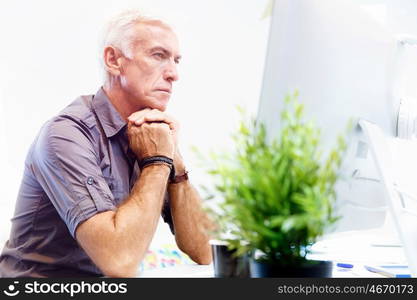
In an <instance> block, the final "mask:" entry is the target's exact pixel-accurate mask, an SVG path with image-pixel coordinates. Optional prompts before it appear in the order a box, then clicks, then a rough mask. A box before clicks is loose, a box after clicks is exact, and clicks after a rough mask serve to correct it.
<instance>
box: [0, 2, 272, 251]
mask: <svg viewBox="0 0 417 300" xmlns="http://www.w3.org/2000/svg"><path fill="white" fill-rule="evenodd" d="M267 4H268V0H261V1H259V0H257V1H251V0H245V1H242V0H240V1H238V0H228V1H224V0H210V1H208V0H200V1H188V0H176V1H169V0H141V1H129V0H112V1H110V0H104V1H103V0H101V1H99V0H94V1H83V0H72V1H53V0H38V1H29V0H28V1H23V0H17V1H11V0H9V1H1V3H0V39H1V46H0V68H1V72H0V166H1V167H0V170H1V172H0V190H1V192H2V195H1V197H0V248H1V247H2V244H3V241H4V240H5V239H6V238H7V236H8V233H9V228H10V222H9V219H10V217H11V216H12V213H13V208H14V202H15V198H16V194H17V191H18V187H19V182H20V179H21V172H22V168H23V162H24V158H25V155H26V151H27V149H28V147H29V146H30V143H31V142H32V140H33V138H34V136H35V135H36V133H37V132H38V130H39V128H40V126H41V125H42V124H43V123H44V122H45V121H46V120H47V119H48V118H50V117H51V116H53V115H54V114H56V113H57V112H58V111H59V110H61V109H62V108H63V107H65V106H66V105H67V104H68V103H69V102H70V101H72V100H73V99H74V98H75V97H77V96H78V95H81V94H92V93H95V92H96V91H97V89H98V88H99V86H100V84H101V80H100V78H101V77H100V72H99V64H98V54H97V52H98V48H97V44H98V36H99V31H100V30H101V28H102V25H103V24H104V21H105V20H107V19H108V18H109V17H110V16H112V15H114V14H116V13H118V12H119V11H121V10H123V9H126V8H142V9H143V10H144V11H145V12H146V13H151V14H152V15H156V16H160V17H162V18H165V19H168V21H169V22H170V23H171V24H173V25H174V28H175V30H176V31H177V34H178V36H179V38H180V43H181V48H182V54H183V60H182V62H181V64H180V68H179V72H180V77H181V78H180V81H179V82H178V83H176V85H175V86H174V95H173V97H172V99H171V104H170V107H169V112H170V113H171V114H173V115H174V116H175V117H176V118H177V119H179V120H180V121H181V123H182V132H181V136H180V137H181V142H182V152H183V155H184V158H185V160H186V162H187V165H188V167H189V169H190V170H191V173H190V176H191V178H192V180H193V182H194V183H195V184H196V185H197V186H198V185H199V184H202V183H204V182H205V181H206V180H207V179H206V178H205V177H204V175H203V173H202V172H201V171H200V170H199V169H198V168H197V167H196V160H195V157H194V155H193V154H192V152H191V151H190V146H191V145H194V146H196V147H197V148H199V149H201V150H203V151H205V150H206V149H208V148H211V149H213V148H218V147H229V146H231V143H230V139H229V137H230V132H231V130H232V128H234V126H235V124H236V121H237V120H238V115H237V113H236V110H235V108H234V107H235V105H236V104H240V105H243V106H246V107H247V108H248V110H249V111H252V112H256V109H257V103H258V102H257V101H258V98H259V95H260V86H261V80H262V73H263V64H264V59H265V58H264V57H265V51H266V44H267V35H268V29H269V19H268V18H266V19H263V18H262V15H263V13H264V10H265V8H266V6H267ZM160 237H162V238H161V239H160V240H161V241H164V239H165V237H166V236H165V235H164V234H160V235H159V238H160Z"/></svg>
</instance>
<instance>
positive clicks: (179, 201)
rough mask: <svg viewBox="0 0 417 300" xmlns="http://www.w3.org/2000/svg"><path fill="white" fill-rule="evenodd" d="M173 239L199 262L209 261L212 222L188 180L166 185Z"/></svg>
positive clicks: (206, 262) (205, 262) (207, 262)
mask: <svg viewBox="0 0 417 300" xmlns="http://www.w3.org/2000/svg"><path fill="white" fill-rule="evenodd" d="M168 192H169V196H170V204H171V213H172V218H173V222H174V228H175V240H176V242H177V244H178V246H179V248H180V249H181V250H182V251H184V252H185V253H187V254H188V255H189V256H190V258H191V259H192V260H194V261H195V262H197V263H199V264H209V263H211V259H212V257H211V249H210V246H209V239H210V237H209V230H210V229H211V228H212V226H213V224H212V223H211V222H210V220H209V219H208V217H207V215H206V214H205V212H204V211H203V209H202V206H201V198H200V196H199V194H198V192H197V191H196V190H195V188H194V187H193V186H192V185H191V184H190V182H189V181H188V180H187V181H184V182H181V183H178V184H170V185H169V186H168Z"/></svg>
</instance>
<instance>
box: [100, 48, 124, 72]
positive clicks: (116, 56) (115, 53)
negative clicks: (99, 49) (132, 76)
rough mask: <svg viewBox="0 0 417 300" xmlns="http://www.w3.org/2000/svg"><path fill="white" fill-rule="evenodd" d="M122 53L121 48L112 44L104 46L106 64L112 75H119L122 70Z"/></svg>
mask: <svg viewBox="0 0 417 300" xmlns="http://www.w3.org/2000/svg"><path fill="white" fill-rule="evenodd" d="M121 58H122V53H121V51H120V50H119V49H117V48H114V47H112V46H107V47H106V48H104V53H103V59H104V66H105V68H106V70H107V72H109V73H110V74H111V75H113V76H118V75H120V73H121V70H122V59H121Z"/></svg>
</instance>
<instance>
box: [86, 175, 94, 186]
mask: <svg viewBox="0 0 417 300" xmlns="http://www.w3.org/2000/svg"><path fill="white" fill-rule="evenodd" d="M87 183H88V184H89V185H92V184H93V183H94V178H93V177H91V176H90V177H88V178H87Z"/></svg>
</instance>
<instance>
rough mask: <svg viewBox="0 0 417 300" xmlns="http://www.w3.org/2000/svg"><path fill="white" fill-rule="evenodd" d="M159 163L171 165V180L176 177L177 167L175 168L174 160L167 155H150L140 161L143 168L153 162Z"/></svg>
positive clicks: (140, 166)
mask: <svg viewBox="0 0 417 300" xmlns="http://www.w3.org/2000/svg"><path fill="white" fill-rule="evenodd" d="M159 163H165V164H167V165H168V166H169V168H170V169H171V171H170V173H169V178H170V180H173V178H175V168H174V161H173V160H172V159H171V158H169V157H166V156H162V155H161V156H150V157H146V158H144V159H142V160H141V161H139V168H140V169H141V170H142V169H143V168H146V167H147V166H149V165H153V164H159Z"/></svg>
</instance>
